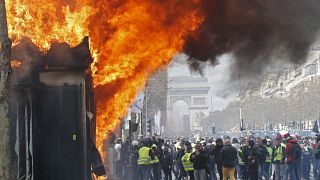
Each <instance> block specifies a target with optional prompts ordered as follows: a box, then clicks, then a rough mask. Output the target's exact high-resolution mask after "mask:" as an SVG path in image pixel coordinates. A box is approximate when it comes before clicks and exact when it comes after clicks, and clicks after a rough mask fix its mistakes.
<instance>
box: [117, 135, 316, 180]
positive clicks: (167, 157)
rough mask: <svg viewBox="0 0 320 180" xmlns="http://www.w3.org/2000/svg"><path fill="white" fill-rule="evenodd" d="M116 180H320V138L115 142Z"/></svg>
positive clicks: (226, 138)
mask: <svg viewBox="0 0 320 180" xmlns="http://www.w3.org/2000/svg"><path fill="white" fill-rule="evenodd" d="M114 147H115V148H114V149H115V153H114V162H115V170H116V177H117V178H118V179H132V180H149V179H150V180H161V179H165V180H172V179H176V180H186V179H190V180H217V179H221V180H225V179H230V180H234V179H243V180H262V179H265V180H269V179H274V180H300V179H305V180H309V179H315V180H320V136H319V137H318V136H315V137H303V138H302V137H300V136H297V135H294V136H293V135H290V134H288V133H287V134H285V135H283V136H281V135H280V134H277V135H276V137H272V138H271V137H265V138H259V137H254V136H248V137H240V138H230V137H224V138H217V139H213V138H198V139H187V138H176V139H175V140H166V141H165V140H163V139H160V138H158V139H157V138H155V137H152V138H148V139H143V140H141V141H139V142H138V141H132V142H131V143H130V142H129V141H126V142H124V143H123V142H121V140H116V144H115V146H114Z"/></svg>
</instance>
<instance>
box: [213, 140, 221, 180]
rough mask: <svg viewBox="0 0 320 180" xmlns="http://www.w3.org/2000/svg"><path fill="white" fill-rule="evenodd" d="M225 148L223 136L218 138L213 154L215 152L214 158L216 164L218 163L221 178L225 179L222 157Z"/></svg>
mask: <svg viewBox="0 0 320 180" xmlns="http://www.w3.org/2000/svg"><path fill="white" fill-rule="evenodd" d="M222 148H223V141H222V139H221V138H218V139H217V140H216V146H215V147H214V149H213V154H214V158H215V159H214V160H215V164H216V165H217V170H218V173H219V177H220V179H223V175H222V162H221V159H220V151H221V149H222Z"/></svg>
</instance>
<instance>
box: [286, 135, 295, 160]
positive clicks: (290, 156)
mask: <svg viewBox="0 0 320 180" xmlns="http://www.w3.org/2000/svg"><path fill="white" fill-rule="evenodd" d="M292 144H298V142H297V140H295V139H291V140H289V141H288V142H287V144H286V157H287V162H293V161H297V160H298V159H296V158H294V157H292V155H291V148H292Z"/></svg>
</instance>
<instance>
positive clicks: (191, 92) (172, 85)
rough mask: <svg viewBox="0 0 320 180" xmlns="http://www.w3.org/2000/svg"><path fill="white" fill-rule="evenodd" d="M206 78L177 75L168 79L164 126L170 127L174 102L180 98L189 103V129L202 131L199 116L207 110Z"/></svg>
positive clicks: (204, 114) (207, 87) (207, 89)
mask: <svg viewBox="0 0 320 180" xmlns="http://www.w3.org/2000/svg"><path fill="white" fill-rule="evenodd" d="M209 89H210V88H209V86H208V79H207V78H204V77H193V76H177V77H170V78H169V79H168V91H167V119H166V127H168V128H171V129H173V128H177V127H172V126H171V125H172V121H174V117H172V109H173V105H174V103H175V102H177V101H179V100H182V101H185V102H186V103H187V104H188V105H189V114H190V131H202V130H203V127H202V124H201V116H207V115H208V114H209V111H208V108H209V106H208V92H209Z"/></svg>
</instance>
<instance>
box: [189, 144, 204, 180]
mask: <svg viewBox="0 0 320 180" xmlns="http://www.w3.org/2000/svg"><path fill="white" fill-rule="evenodd" d="M195 148H196V151H195V152H193V153H192V154H191V157H190V161H191V162H192V163H193V168H194V179H195V180H206V179H207V173H206V169H207V168H208V167H207V164H208V162H207V161H208V154H207V153H206V152H205V151H204V150H203V147H202V144H201V143H196V146H195Z"/></svg>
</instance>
